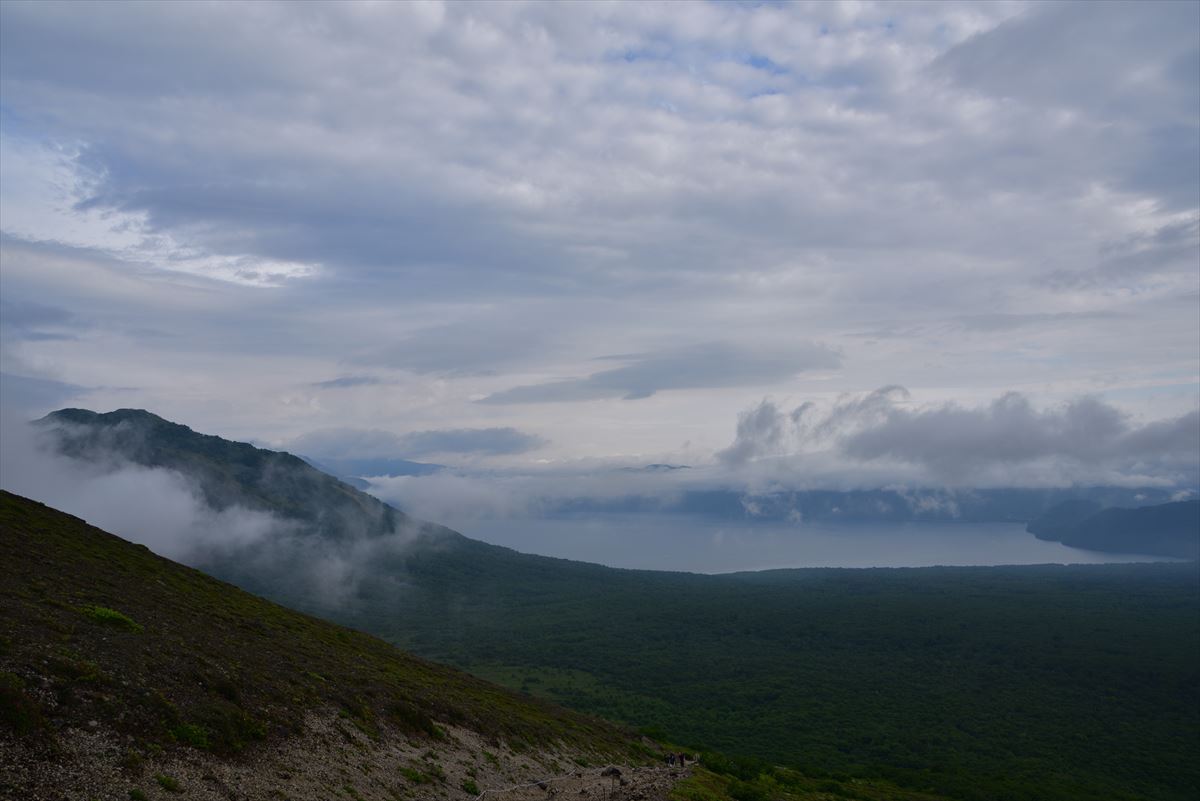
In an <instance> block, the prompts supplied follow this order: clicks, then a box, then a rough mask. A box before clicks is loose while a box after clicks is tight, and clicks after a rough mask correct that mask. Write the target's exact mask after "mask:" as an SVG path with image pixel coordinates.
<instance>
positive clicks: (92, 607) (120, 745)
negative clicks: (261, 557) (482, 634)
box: [0, 492, 678, 800]
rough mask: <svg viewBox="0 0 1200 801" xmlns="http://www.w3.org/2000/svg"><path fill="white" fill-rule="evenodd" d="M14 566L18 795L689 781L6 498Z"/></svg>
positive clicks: (462, 682) (391, 651) (7, 610)
mask: <svg viewBox="0 0 1200 801" xmlns="http://www.w3.org/2000/svg"><path fill="white" fill-rule="evenodd" d="M0 565H2V566H3V567H2V570H0V797H4V798H22V799H60V798H88V799H130V798H145V797H164V798H165V797H178V796H177V793H179V792H182V793H185V794H186V795H185V796H184V797H188V798H246V799H257V798H292V799H306V798H314V799H315V798H351V799H356V798H357V799H389V800H393V799H400V798H434V797H437V798H446V799H455V798H473V797H476V796H477V795H478V794H479V793H481V792H483V791H484V790H489V789H490V790H498V789H501V788H507V787H511V786H512V785H517V784H522V783H528V782H530V781H534V780H537V779H540V778H543V777H550V776H559V775H570V776H571V781H573V782H574V785H573V786H576V787H579V788H580V789H585V790H586V789H587V788H589V787H593V788H604V789H605V790H607V788H608V786H609V784H610V781H609V780H608V779H607V778H603V777H600V776H599V775H598V773H599V770H598V768H599V767H602V766H604V765H605V764H606V763H609V762H616V763H622V765H623V767H622V771H623V773H624V775H625V776H626V777H632V778H633V779H634V781H632V782H631V783H630V785H629V788H630V789H629V792H633V789H632V788H636V789H637V791H638V792H640V793H642V794H643V795H645V797H647V798H655V797H658V798H662V797H665V794H666V793H667V791H668V789H669V787H670V786H671V785H672V784H673V783H674V781H675V779H676V778H678V777H672V776H670V775H669V774H668V773H667V772H666V771H665V769H662V768H659V767H657V765H658V763H659V760H658V758H657V757H658V755H657V753H656V752H654V751H653V750H651V748H650V747H648V743H649V741H645V740H643V739H642V738H638V737H635V736H634V735H632V734H631V733H630V732H628V731H627V730H624V729H621V728H620V727H617V726H614V725H612V724H609V723H606V722H604V721H601V720H598V719H595V718H589V717H587V716H584V715H581V714H577V713H573V712H569V711H566V710H564V709H561V708H558V707H556V706H554V705H552V704H549V703H547V702H543V701H537V700H534V699H532V698H528V697H521V696H519V695H517V694H515V693H513V692H511V691H507V690H504V689H501V688H499V687H497V686H495V685H492V684H489V683H487V682H484V681H481V680H479V679H476V678H473V677H471V676H469V675H466V674H464V673H460V672H458V671H456V670H454V669H451V668H447V667H442V666H440V665H436V664H433V663H430V662H426V661H424V660H422V659H418V658H416V657H413V656H410V655H408V654H405V653H403V652H400V651H398V650H397V649H396V648H394V647H393V646H390V645H388V644H386V643H384V642H382V641H380V640H378V639H375V638H374V637H370V636H368V635H366V634H362V633H359V632H356V631H352V630H349V629H345V628H341V627H339V626H336V625H333V624H331V623H326V622H324V621H321V620H317V619H314V618H311V617H308V616H306V615H303V614H300V613H297V612H293V611H291V610H288V609H285V608H283V607H280V606H277V605H276V604H273V603H270V602H268V601H265V600H263V599H261V598H258V597H255V596H253V595H250V594H248V593H246V592H243V591H241V590H239V589H237V588H236V587H233V586H231V585H229V584H225V583H224V582H221V581H218V580H216V579H213V578H211V577H209V576H207V575H205V574H203V573H200V572H199V571H196V570H193V569H191V568H188V567H184V566H182V565H179V564H176V563H174V562H171V561H169V560H167V559H163V558H161V557H159V556H156V555H154V554H153V553H151V552H150V551H148V550H147V549H146V548H144V547H142V546H138V545H134V544H132V543H129V542H126V541H125V540H122V539H120V538H118V537H115V536H113V535H111V534H107V533H105V532H103V531H101V530H99V529H96V528H93V527H91V526H88V525H87V524H86V523H84V522H83V521H81V520H79V519H77V518H74V517H71V516H70V515H66V514H64V513H62V512H58V511H56V510H53V509H51V508H49V507H46V506H43V505H42V504H39V503H36V502H34V501H30V500H27V499H24V498H21V497H19V496H16V495H12V494H11V493H7V492H3V493H0ZM648 765H653V767H648ZM638 766H642V767H638ZM539 792H540V791H539ZM596 792H597V793H598V792H599V790H598V789H597V790H596ZM585 795H586V793H585ZM491 797H497V798H521V797H524V796H523V795H522V794H521V792H519V791H514V792H509V793H508V794H504V793H495V792H493V793H492V794H491ZM623 797H626V796H623Z"/></svg>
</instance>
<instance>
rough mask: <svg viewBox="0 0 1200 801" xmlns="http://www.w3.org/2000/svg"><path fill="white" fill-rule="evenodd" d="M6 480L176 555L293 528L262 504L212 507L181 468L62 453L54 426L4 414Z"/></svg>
mask: <svg viewBox="0 0 1200 801" xmlns="http://www.w3.org/2000/svg"><path fill="white" fill-rule="evenodd" d="M0 429H2V432H3V441H4V448H3V450H2V451H0V486H3V488H4V489H6V490H8V491H10V492H14V493H16V494H18V495H23V496H25V497H28V498H32V499H34V500H37V501H41V502H42V503H45V504H47V505H49V506H53V507H54V508H56V509H61V510H62V511H64V512H68V513H69V514H73V515H75V516H77V517H80V518H83V519H84V520H86V521H87V522H88V523H90V524H92V525H93V526H96V527H98V528H102V529H105V530H106V531H111V532H113V533H116V534H119V535H120V536H122V537H125V538H126V539H129V540H132V541H134V542H138V543H141V544H143V545H146V546H147V547H149V548H150V549H151V550H153V551H154V552H155V553H159V554H162V555H163V556H167V557H169V558H171V559H176V560H179V561H183V562H186V563H188V564H193V565H194V564H197V563H201V562H203V561H204V560H205V559H207V558H209V557H211V556H212V555H213V554H216V553H224V552H227V551H229V550H231V549H237V548H244V547H247V546H249V545H251V544H254V543H256V542H259V541H261V540H264V539H266V538H268V537H270V536H273V535H278V534H281V533H284V532H287V531H289V529H290V526H289V524H287V523H286V522H285V521H282V520H279V519H277V518H275V517H273V516H272V515H270V514H268V513H266V512H261V511H257V510H251V509H246V508H243V507H238V506H231V507H229V508H226V509H222V510H216V509H212V508H210V507H209V506H207V505H206V504H205V503H204V502H203V501H202V500H201V498H200V496H199V495H198V494H197V493H196V491H195V489H194V488H193V487H192V486H191V485H190V484H189V482H188V481H187V479H185V478H184V477H183V476H182V475H180V474H179V473H176V472H173V471H170V470H164V469H151V468H146V467H142V466H139V465H134V464H130V463H128V462H123V461H121V460H106V461H104V462H103V463H87V462H83V461H79V460H73V459H69V458H66V457H63V456H60V455H58V454H57V453H56V451H55V448H54V444H53V440H52V438H51V436H48V434H47V432H45V431H39V430H38V429H35V428H34V427H33V426H31V425H29V424H28V423H26V422H24V421H23V420H19V419H17V418H16V417H15V416H14V415H13V414H12V413H11V412H5V414H4V416H3V418H0Z"/></svg>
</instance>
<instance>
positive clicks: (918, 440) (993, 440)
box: [717, 386, 1200, 486]
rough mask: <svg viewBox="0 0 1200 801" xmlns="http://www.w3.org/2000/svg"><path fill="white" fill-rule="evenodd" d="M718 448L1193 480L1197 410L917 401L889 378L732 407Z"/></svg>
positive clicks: (996, 478) (930, 477)
mask: <svg viewBox="0 0 1200 801" xmlns="http://www.w3.org/2000/svg"><path fill="white" fill-rule="evenodd" d="M717 457H718V459H719V460H720V461H721V462H722V463H723V464H726V465H728V466H731V467H744V466H748V465H750V464H752V463H753V462H755V461H758V460H771V459H783V460H784V463H785V464H787V465H790V466H791V467H792V468H793V469H796V468H800V469H804V467H805V465H806V464H807V466H808V469H809V471H812V470H813V469H814V468H816V467H817V466H822V467H825V468H828V467H830V466H831V463H832V462H836V461H840V462H841V465H842V469H845V468H846V466H847V465H868V466H869V465H879V466H882V467H883V468H884V469H885V470H886V469H887V467H888V466H889V465H890V466H893V467H894V468H896V470H897V474H896V475H897V478H900V479H902V480H906V481H910V482H911V481H913V480H916V481H922V480H923V481H925V482H930V483H936V484H945V485H950V486H965V485H969V484H970V483H971V482H978V483H980V484H986V485H989V486H995V485H996V483H997V482H1001V483H1003V482H1008V485H1010V486H1033V485H1036V484H1041V483H1045V482H1046V481H1047V480H1049V481H1057V482H1058V483H1060V484H1069V483H1072V482H1076V481H1083V482H1088V481H1092V482H1095V483H1105V482H1113V483H1128V482H1129V481H1145V482H1147V483H1148V484H1150V483H1156V484H1163V483H1166V484H1172V483H1177V484H1193V483H1195V482H1196V481H1197V476H1198V475H1200V410H1194V411H1191V412H1187V413H1185V414H1182V415H1180V416H1178V417H1175V418H1172V419H1167V420H1160V421H1154V422H1150V423H1144V424H1137V423H1134V422H1132V421H1131V420H1130V419H1129V417H1128V415H1127V414H1125V413H1123V412H1121V411H1120V410H1118V409H1117V408H1116V407H1114V406H1112V405H1110V404H1108V403H1105V402H1104V401H1103V400H1100V399H1098V398H1095V397H1082V398H1078V399H1076V400H1073V401H1071V402H1068V403H1066V404H1063V405H1061V406H1058V407H1052V408H1048V409H1038V408H1036V407H1034V405H1033V404H1032V403H1031V402H1030V401H1029V399H1028V398H1026V397H1025V396H1023V395H1021V394H1020V393H1016V392H1009V393H1006V394H1004V395H1003V396H1001V397H999V398H997V399H995V400H994V401H992V402H991V403H989V404H987V405H983V406H977V407H964V406H961V405H959V404H954V403H945V404H933V405H927V406H918V405H915V404H913V403H912V401H911V396H910V395H909V393H908V391H907V390H905V389H904V388H903V387H898V386H892V387H884V388H881V389H879V390H876V391H874V392H870V393H866V394H863V395H857V396H849V397H844V398H841V399H839V400H838V401H837V402H836V403H834V404H832V405H828V406H822V405H819V404H815V403H805V404H802V405H800V406H797V407H796V408H795V409H793V410H791V411H786V410H784V409H782V408H780V407H779V406H778V405H777V404H776V403H774V402H772V401H770V400H764V401H762V402H761V403H759V404H758V405H756V406H754V407H752V408H751V409H749V410H747V411H745V412H743V413H742V414H741V415H739V418H738V425H737V432H736V435H735V438H734V441H733V443H732V444H731V445H730V446H729V447H728V448H726V449H725V450H723V451H721V452H719V453H718V454H717ZM912 468H919V470H920V472H918V473H913V472H912ZM922 476H923V477H924V478H923V479H922V478H921V477H922ZM1023 476H1024V478H1023ZM1023 482H1024V483H1023Z"/></svg>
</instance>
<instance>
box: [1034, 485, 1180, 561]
mask: <svg viewBox="0 0 1200 801" xmlns="http://www.w3.org/2000/svg"><path fill="white" fill-rule="evenodd" d="M1027 528H1028V530H1029V531H1030V532H1032V533H1033V534H1035V535H1036V536H1037V537H1038V538H1039V539H1043V540H1053V541H1056V542H1061V543H1062V544H1063V545H1069V546H1071V547H1072V548H1086V549H1088V550H1092V551H1107V552H1109V553H1128V554H1149V555H1152V556H1173V557H1177V558H1181V559H1198V558H1200V500H1191V501H1178V502H1175V503H1163V504H1158V505H1155V506H1140V507H1137V508H1135V509H1120V508H1107V509H1106V508H1103V507H1102V506H1101V505H1100V504H1099V503H1098V502H1096V501H1090V500H1080V499H1074V500H1070V501H1064V502H1063V503H1060V504H1058V505H1057V506H1054V507H1053V508H1051V509H1050V510H1048V511H1047V512H1046V513H1045V514H1044V515H1042V516H1040V517H1038V518H1037V519H1035V520H1032V521H1030V523H1029V525H1028V526H1027Z"/></svg>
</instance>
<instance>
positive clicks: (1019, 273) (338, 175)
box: [0, 0, 1200, 516]
mask: <svg viewBox="0 0 1200 801" xmlns="http://www.w3.org/2000/svg"><path fill="white" fill-rule="evenodd" d="M0 267H2V270H0V279H2V280H0V290H2V291H0V303H2V307H0V370H2V375H0V394H2V397H0V400H2V405H3V413H4V414H3V416H4V424H5V426H6V427H7V426H10V425H12V424H14V421H18V420H28V419H30V418H32V417H35V416H40V415H41V414H44V413H45V412H47V411H50V410H51V409H55V408H59V407H63V406H79V407H85V408H91V409H95V410H98V411H106V410H109V409H114V408H145V409H149V410H151V411H153V412H155V413H157V414H159V415H162V416H164V417H166V418H168V419H171V420H174V421H177V422H182V423H185V424H187V425H189V426H191V427H192V428H194V429H195V430H197V431H203V432H206V433H216V434H220V435H222V436H226V437H228V438H231V439H238V440H248V441H254V442H256V443H258V444H261V445H264V446H270V447H275V448H284V449H288V450H291V451H293V452H297V453H301V454H304V455H305V456H309V457H312V458H315V459H318V460H320V459H327V460H338V459H366V458H371V459H377V460H387V459H412V460H418V461H428V462H436V463H440V464H446V465H450V466H451V467H453V468H455V469H454V471H452V472H449V473H441V474H438V475H436V476H432V477H424V478H411V477H409V478H404V479H391V480H381V481H380V482H379V483H377V484H376V485H375V486H374V490H375V491H376V492H379V493H380V494H381V496H382V497H387V498H389V499H393V500H397V501H398V502H399V503H401V505H405V504H406V503H407V502H408V501H415V500H418V499H426V500H430V499H432V501H431V505H430V506H429V508H431V509H433V510H435V511H436V503H437V502H438V501H439V499H446V498H453V500H454V503H456V504H458V505H460V506H466V507H468V508H472V504H474V505H475V506H476V507H478V508H480V509H482V510H484V513H486V514H494V515H499V516H504V515H508V514H511V515H518V516H519V515H523V514H529V513H530V511H529V509H530V502H529V499H530V498H535V499H536V498H537V497H541V496H544V495H554V496H555V497H566V496H569V495H570V494H571V493H575V494H581V495H606V494H614V493H618V492H622V491H625V490H626V489H627V488H628V487H630V486H642V487H648V486H652V487H654V488H656V489H655V491H662V492H670V491H675V490H676V489H678V488H679V487H681V486H704V487H708V486H739V487H749V488H756V487H759V488H761V487H773V486H809V487H811V486H833V487H883V486H897V485H900V486H953V487H997V486H1001V487H1002V486H1064V485H1071V484H1112V485H1120V486H1131V487H1136V486H1154V487H1160V488H1164V489H1168V490H1178V491H1181V492H1184V493H1190V492H1194V491H1195V490H1196V489H1197V487H1198V485H1200V411H1198V409H1200V4H1197V3H1188V2H1179V3H1174V2H1145V3H1097V4H1082V3H1021V2H1012V3H992V4H973V3H906V4H892V3H816V4H807V3H798V4H786V5H777V4H761V5H760V4H732V3H729V4H717V3H691V4H655V3H647V4H637V5H631V4H609V3H588V4H582V3H581V4H526V3H514V4H510V3H479V4H460V3H437V2H429V3H404V4H400V3H395V4H365V3H329V4H325V3H304V4H283V3H255V4H253V5H245V4H224V3H217V4H191V3H156V4H141V3H116V4H106V3H89V4H61V3H53V2H39V3H26V2H12V1H9V0H6V2H4V3H3V4H0ZM6 439H9V438H8V437H6ZM9 463H10V464H11V462H9ZM649 463H663V464H673V465H689V466H692V467H693V470H692V471H687V472H686V473H685V472H680V471H676V472H675V473H673V474H670V475H668V474H666V473H664V474H655V475H653V476H651V477H647V476H646V475H644V474H640V473H628V472H622V471H621V470H620V468H623V467H639V466H642V465H646V464H649ZM389 482H390V483H389ZM514 499H515V500H514ZM513 504H516V505H517V506H518V507H519V508H518V509H517V511H512V509H511V508H510V507H511V506H512V505H513ZM420 511H421V510H418V513H419V512H420Z"/></svg>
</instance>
